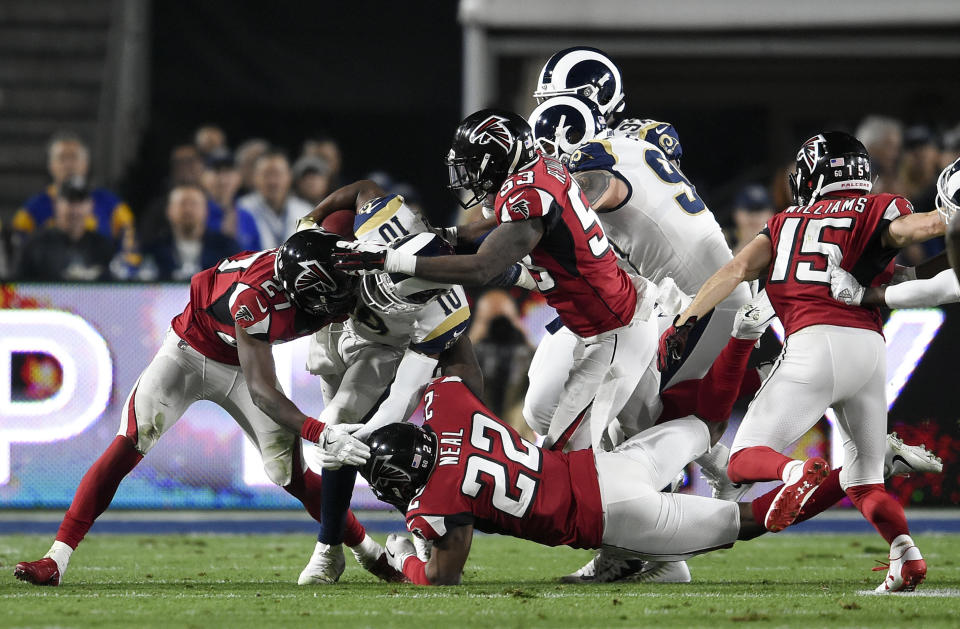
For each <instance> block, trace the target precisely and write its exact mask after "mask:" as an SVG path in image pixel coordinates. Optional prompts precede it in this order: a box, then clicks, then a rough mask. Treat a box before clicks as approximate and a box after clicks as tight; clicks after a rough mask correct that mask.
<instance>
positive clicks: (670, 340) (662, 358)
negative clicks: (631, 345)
mask: <svg viewBox="0 0 960 629" xmlns="http://www.w3.org/2000/svg"><path fill="white" fill-rule="evenodd" d="M679 318H680V315H677V316H676V317H674V319H673V325H671V326H670V327H669V328H667V329H666V330H664V331H663V334H662V335H661V336H660V347H659V348H658V350H657V369H659V370H660V371H667V370H669V369H670V368H671V367H672V366H673V365H674V364H676V363H677V362H679V361H680V359H681V358H682V357H683V350H684V349H686V347H687V338H688V337H689V336H690V331H691V330H693V326H695V325H696V324H697V318H696V317H690V318H689V319H687V320H686V321H685V322H684V323H683V325H679V326H678V325H677V320H678V319H679Z"/></svg>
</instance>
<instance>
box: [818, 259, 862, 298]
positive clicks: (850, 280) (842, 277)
mask: <svg viewBox="0 0 960 629" xmlns="http://www.w3.org/2000/svg"><path fill="white" fill-rule="evenodd" d="M827 271H828V272H829V273H830V296H831V297H833V298H834V299H836V300H837V301H840V302H843V303H845V304H846V305H848V306H859V305H860V301H861V300H862V299H863V293H864V290H865V289H864V287H863V286H861V285H860V282H858V281H857V280H856V278H854V277H853V276H852V275H850V274H849V273H847V272H846V271H844V270H843V269H842V268H840V267H839V266H837V265H835V264H833V262H829V263H828V264H827Z"/></svg>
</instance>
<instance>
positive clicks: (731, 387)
mask: <svg viewBox="0 0 960 629" xmlns="http://www.w3.org/2000/svg"><path fill="white" fill-rule="evenodd" d="M755 343H756V341H754V340H752V339H735V338H731V339H730V340H729V341H727V344H726V346H725V347H724V348H723V350H722V351H721V352H720V354H719V355H718V356H717V358H716V360H714V361H713V365H711V366H710V370H709V371H707V374H706V375H705V376H704V377H703V381H702V383H701V385H700V389H699V392H698V395H697V417H701V418H703V419H705V420H707V421H709V422H722V421H726V420H727V419H729V418H730V413H731V412H733V404H734V402H736V401H737V399H738V398H739V397H740V388H741V383H742V382H743V374H744V372H745V371H746V370H747V362H748V361H749V360H750V353H751V352H752V351H753V346H754V344H755Z"/></svg>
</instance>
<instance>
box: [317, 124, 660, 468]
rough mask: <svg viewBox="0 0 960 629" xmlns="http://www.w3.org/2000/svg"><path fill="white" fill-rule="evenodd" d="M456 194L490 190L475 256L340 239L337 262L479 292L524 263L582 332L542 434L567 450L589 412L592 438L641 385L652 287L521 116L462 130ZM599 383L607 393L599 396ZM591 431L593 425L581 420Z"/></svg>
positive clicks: (479, 197) (455, 156)
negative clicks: (627, 265)
mask: <svg viewBox="0 0 960 629" xmlns="http://www.w3.org/2000/svg"><path fill="white" fill-rule="evenodd" d="M447 164H448V168H449V172H450V188H451V189H452V190H454V191H455V192H457V193H459V194H460V195H461V196H460V198H459V200H460V202H461V205H462V206H463V207H464V208H467V207H471V206H474V205H477V204H480V203H482V202H484V201H485V200H486V199H487V198H488V197H489V196H491V195H492V194H494V195H495V200H494V202H493V211H494V214H495V217H496V220H497V222H498V223H499V224H498V226H497V227H496V228H495V229H493V231H492V232H490V234H489V235H488V236H487V237H486V239H484V240H483V242H482V244H481V245H480V246H479V248H478V250H477V252H476V253H475V254H472V255H456V256H438V257H429V258H428V257H418V256H412V255H409V254H404V253H403V252H399V251H397V250H393V249H388V248H386V247H384V246H382V245H370V244H367V243H345V246H346V247H349V248H350V250H347V251H344V252H342V253H338V254H335V255H334V259H335V264H336V266H337V268H339V269H341V270H344V271H348V272H369V271H370V270H374V271H377V270H381V269H386V270H387V271H388V272H390V273H402V274H406V275H412V276H415V277H419V278H423V279H428V280H432V281H436V282H445V283H451V284H463V285H479V284H484V283H486V282H487V281H488V280H489V279H490V278H493V277H496V276H498V275H500V274H502V273H503V272H505V271H506V270H507V269H508V268H510V267H511V266H512V265H514V264H515V263H516V262H518V261H520V260H524V259H525V260H526V261H527V262H528V264H527V267H528V268H529V269H530V271H531V274H532V275H533V278H534V280H535V281H536V283H537V287H538V289H539V290H540V292H541V293H543V295H544V296H545V297H546V299H547V302H548V303H549V304H550V305H551V306H553V308H554V309H555V310H556V311H557V313H558V315H559V317H560V320H561V321H562V322H563V324H564V325H565V326H566V327H567V328H569V329H570V331H571V332H572V333H573V334H574V335H575V337H576V338H575V344H574V346H573V347H572V348H571V351H572V352H573V355H574V358H573V363H572V366H571V368H570V369H569V371H568V372H567V373H566V374H562V375H561V377H562V382H561V384H562V389H561V390H562V394H561V396H560V398H559V402H558V404H557V405H556V410H555V411H554V413H553V415H552V417H551V420H550V425H549V429H548V430H546V431H545V433H546V438H545V439H546V444H547V447H553V448H557V449H560V448H563V447H564V446H565V445H567V443H568V441H569V440H570V438H571V435H573V434H574V433H575V432H576V431H577V430H578V429H579V428H580V427H581V424H582V423H583V418H584V417H585V416H586V414H587V413H588V412H590V413H591V414H593V416H594V417H600V418H602V419H601V420H599V421H595V422H592V425H593V426H595V427H596V428H595V429H594V430H595V435H596V434H597V433H599V432H600V431H602V430H603V429H605V428H606V425H607V422H608V420H609V419H612V417H613V416H614V415H615V414H616V412H617V411H618V410H619V408H620V407H622V405H623V404H624V402H625V399H619V397H620V396H619V392H620V390H621V389H622V390H626V391H627V395H629V393H630V392H632V390H633V389H634V388H635V386H636V382H637V380H638V379H639V377H640V372H639V371H638V370H637V369H635V368H634V364H633V362H634V361H636V360H637V357H638V356H650V355H652V352H651V351H650V337H651V335H653V336H656V323H655V322H654V321H652V320H651V317H650V315H651V313H652V312H653V308H654V303H655V301H656V299H657V293H658V290H657V287H656V286H655V285H653V284H652V283H651V282H649V281H647V280H645V279H644V278H642V277H639V276H631V275H628V274H627V273H626V272H625V271H623V270H622V269H621V268H619V267H618V266H617V257H616V255H615V254H614V252H613V250H612V249H611V247H610V244H609V242H608V241H607V238H606V235H605V233H604V231H603V227H602V226H601V225H600V222H599V220H598V219H597V215H596V214H595V213H594V212H593V211H592V210H591V209H590V207H589V205H588V204H587V202H586V199H585V198H584V197H583V195H582V193H581V191H580V189H579V188H578V187H577V185H576V183H575V182H574V181H573V179H572V177H571V176H570V173H569V172H568V171H567V169H566V168H565V167H564V165H563V164H562V163H560V162H559V161H557V160H555V159H552V158H549V157H545V156H544V155H542V154H541V153H540V152H539V151H537V150H536V148H535V146H534V142H533V135H532V132H531V130H530V127H529V125H528V124H527V122H526V121H525V120H524V119H523V118H521V117H520V116H518V115H516V114H514V113H510V112H506V111H500V110H492V109H485V110H481V111H478V112H476V113H474V114H471V115H470V116H468V117H467V118H466V119H464V120H463V121H462V122H461V123H460V125H459V126H458V128H457V131H456V133H455V136H454V141H453V145H452V148H451V149H450V152H449V155H448V157H447ZM601 385H603V387H602V388H603V392H604V393H605V394H604V395H598V393H599V392H601ZM583 425H584V427H585V428H586V427H590V426H591V424H589V423H583Z"/></svg>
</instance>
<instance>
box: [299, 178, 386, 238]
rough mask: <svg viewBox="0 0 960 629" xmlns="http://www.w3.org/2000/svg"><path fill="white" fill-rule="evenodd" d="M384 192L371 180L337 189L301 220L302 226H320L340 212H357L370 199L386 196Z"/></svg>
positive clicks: (356, 182)
mask: <svg viewBox="0 0 960 629" xmlns="http://www.w3.org/2000/svg"><path fill="white" fill-rule="evenodd" d="M385 194H387V193H386V191H384V190H383V188H381V187H380V186H378V185H377V184H376V183H374V182H373V181H370V180H369V179H361V180H360V181H355V182H353V183H351V184H347V185H345V186H342V187H340V188H337V189H336V190H334V191H333V192H331V193H330V194H329V195H327V196H326V198H324V200H323V201H321V202H320V203H318V204H317V207H315V208H313V210H312V211H311V212H310V213H309V214H307V215H306V216H304V217H303V218H301V219H300V223H299V225H298V229H299V226H300V225H305V224H313V225H319V224H320V223H322V222H323V220H324V219H325V218H327V217H328V216H330V215H331V214H333V213H334V212H338V211H340V210H350V211H351V212H353V211H356V210H357V209H359V208H360V207H363V204H364V203H366V202H367V201H369V200H370V199H375V198H377V197H382V196H384V195H385Z"/></svg>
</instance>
